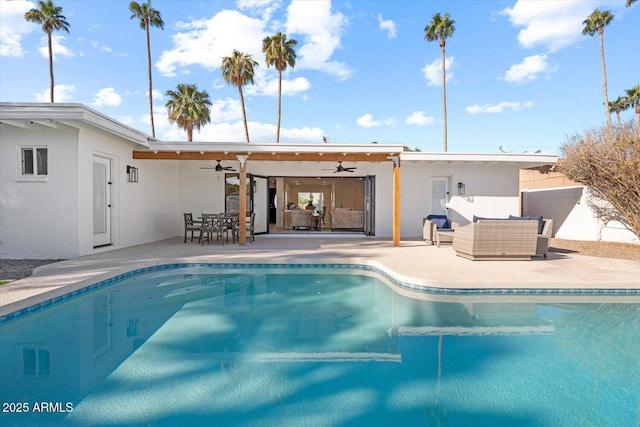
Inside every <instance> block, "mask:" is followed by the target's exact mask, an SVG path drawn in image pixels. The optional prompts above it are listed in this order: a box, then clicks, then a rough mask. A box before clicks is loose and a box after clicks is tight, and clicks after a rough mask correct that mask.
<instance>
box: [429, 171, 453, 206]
mask: <svg viewBox="0 0 640 427" xmlns="http://www.w3.org/2000/svg"><path fill="white" fill-rule="evenodd" d="M448 202H449V178H446V177H433V178H431V212H430V213H431V214H434V215H447V214H448V212H447V203H448Z"/></svg>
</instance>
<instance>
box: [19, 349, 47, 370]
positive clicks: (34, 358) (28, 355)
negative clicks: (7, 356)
mask: <svg viewBox="0 0 640 427" xmlns="http://www.w3.org/2000/svg"><path fill="white" fill-rule="evenodd" d="M50 364H51V362H50V356H49V350H48V349H47V348H42V347H40V346H38V345H35V346H29V347H23V349H22V374H23V375H24V376H25V377H36V376H37V377H44V376H48V375H49V372H50Z"/></svg>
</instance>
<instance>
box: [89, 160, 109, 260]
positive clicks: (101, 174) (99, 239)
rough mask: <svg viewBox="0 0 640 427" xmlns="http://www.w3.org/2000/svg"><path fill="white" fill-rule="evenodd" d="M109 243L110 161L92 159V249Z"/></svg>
mask: <svg viewBox="0 0 640 427" xmlns="http://www.w3.org/2000/svg"><path fill="white" fill-rule="evenodd" d="M111 243H112V241H111V160H110V159H108V158H106V157H99V156H94V157H93V247H97V246H105V245H110V244H111Z"/></svg>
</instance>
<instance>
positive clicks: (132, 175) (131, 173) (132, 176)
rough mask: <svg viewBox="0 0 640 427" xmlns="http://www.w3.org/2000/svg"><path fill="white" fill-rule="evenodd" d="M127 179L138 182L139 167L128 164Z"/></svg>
mask: <svg viewBox="0 0 640 427" xmlns="http://www.w3.org/2000/svg"><path fill="white" fill-rule="evenodd" d="M127 181H128V182H138V168H136V167H133V166H127Z"/></svg>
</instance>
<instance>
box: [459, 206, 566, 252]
mask: <svg viewBox="0 0 640 427" xmlns="http://www.w3.org/2000/svg"><path fill="white" fill-rule="evenodd" d="M530 218H532V217H513V216H511V217H509V218H508V219H492V218H478V217H474V222H472V223H470V224H467V225H465V226H462V227H458V228H457V229H456V231H455V232H454V233H453V249H454V250H455V251H456V255H458V256H461V257H464V258H468V259H471V260H531V257H532V256H535V255H542V256H545V257H546V254H547V252H548V249H549V238H550V237H551V230H552V228H553V221H552V220H548V219H547V220H545V219H543V218H542V217H533V218H534V219H530ZM545 233H546V234H545Z"/></svg>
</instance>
